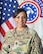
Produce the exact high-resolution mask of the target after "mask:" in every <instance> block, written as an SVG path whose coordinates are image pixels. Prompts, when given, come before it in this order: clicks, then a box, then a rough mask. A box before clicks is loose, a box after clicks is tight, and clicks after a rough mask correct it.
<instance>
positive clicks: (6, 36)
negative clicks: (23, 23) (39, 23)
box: [4, 29, 15, 40]
mask: <svg viewBox="0 0 43 54" xmlns="http://www.w3.org/2000/svg"><path fill="white" fill-rule="evenodd" d="M14 33H15V29H11V30H9V31H8V32H6V34H5V36H4V40H6V39H8V38H9V37H10V38H12V37H13V35H14Z"/></svg>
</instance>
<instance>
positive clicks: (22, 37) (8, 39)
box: [1, 27, 41, 54]
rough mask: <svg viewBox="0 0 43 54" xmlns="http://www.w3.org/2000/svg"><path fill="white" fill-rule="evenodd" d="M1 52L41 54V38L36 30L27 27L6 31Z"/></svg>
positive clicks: (7, 53) (3, 53)
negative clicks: (20, 29)
mask: <svg viewBox="0 0 43 54" xmlns="http://www.w3.org/2000/svg"><path fill="white" fill-rule="evenodd" d="M1 54H41V40H40V38H39V36H38V34H37V32H36V31H34V30H32V29H30V28H28V27H26V28H25V29H24V30H22V31H17V30H16V29H13V30H10V31H8V32H7V33H6V35H5V37H4V40H3V45H2V53H1Z"/></svg>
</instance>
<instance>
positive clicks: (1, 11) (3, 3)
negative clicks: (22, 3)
mask: <svg viewBox="0 0 43 54" xmlns="http://www.w3.org/2000/svg"><path fill="white" fill-rule="evenodd" d="M17 8H18V3H17V1H16V0H0V50H1V45H2V42H3V41H2V40H3V37H4V36H5V33H6V32H7V31H8V30H10V29H13V28H14V27H15V23H14V20H13V17H12V16H13V14H14V12H15V10H16V9H17Z"/></svg>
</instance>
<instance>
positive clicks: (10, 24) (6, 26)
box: [0, 17, 15, 49]
mask: <svg viewBox="0 0 43 54" xmlns="http://www.w3.org/2000/svg"><path fill="white" fill-rule="evenodd" d="M13 28H15V22H14V20H13V17H11V18H9V19H8V20H7V21H6V22H4V23H3V24H2V25H1V26H0V49H1V45H2V43H3V37H4V36H5V34H6V32H8V31H9V30H11V29H13Z"/></svg>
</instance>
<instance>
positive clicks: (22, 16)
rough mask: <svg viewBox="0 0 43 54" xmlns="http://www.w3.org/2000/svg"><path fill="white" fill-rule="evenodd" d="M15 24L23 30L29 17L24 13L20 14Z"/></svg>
mask: <svg viewBox="0 0 43 54" xmlns="http://www.w3.org/2000/svg"><path fill="white" fill-rule="evenodd" d="M14 20H15V22H16V26H17V27H19V28H21V27H24V25H25V23H26V20H27V17H26V14H25V13H24V12H20V13H19V14H18V15H17V16H16V18H14Z"/></svg>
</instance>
